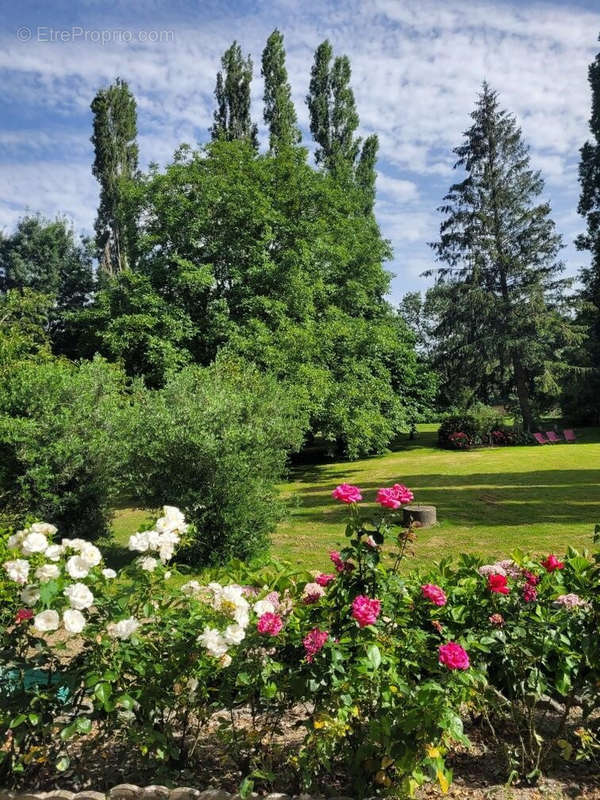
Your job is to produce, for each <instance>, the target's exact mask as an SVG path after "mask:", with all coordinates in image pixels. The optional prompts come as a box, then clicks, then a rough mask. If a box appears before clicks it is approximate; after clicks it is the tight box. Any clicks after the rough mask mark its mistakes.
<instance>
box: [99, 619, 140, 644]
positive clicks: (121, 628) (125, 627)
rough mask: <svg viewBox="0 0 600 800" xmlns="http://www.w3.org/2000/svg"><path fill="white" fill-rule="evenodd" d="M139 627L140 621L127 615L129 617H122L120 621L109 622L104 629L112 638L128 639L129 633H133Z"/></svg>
mask: <svg viewBox="0 0 600 800" xmlns="http://www.w3.org/2000/svg"><path fill="white" fill-rule="evenodd" d="M139 627H140V623H139V622H138V621H137V619H135V617H129V619H122V620H120V622H110V623H109V624H108V625H107V626H106V630H107V631H108V635H109V636H112V637H113V639H129V637H130V636H131V634H132V633H135V631H137V629H138V628H139Z"/></svg>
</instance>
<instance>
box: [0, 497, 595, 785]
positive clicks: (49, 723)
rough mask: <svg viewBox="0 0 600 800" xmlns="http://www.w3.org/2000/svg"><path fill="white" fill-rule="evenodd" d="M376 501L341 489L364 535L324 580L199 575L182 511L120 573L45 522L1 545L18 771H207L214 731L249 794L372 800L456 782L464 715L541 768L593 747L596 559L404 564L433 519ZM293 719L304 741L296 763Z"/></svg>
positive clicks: (8, 751)
mask: <svg viewBox="0 0 600 800" xmlns="http://www.w3.org/2000/svg"><path fill="white" fill-rule="evenodd" d="M362 495H363V493H362V492H361V490H360V489H359V488H358V487H353V486H350V485H348V484H344V485H342V486H340V487H338V489H337V490H335V491H334V497H335V498H336V499H337V500H338V501H339V502H342V503H344V504H346V505H347V507H348V517H349V518H348V524H347V526H346V531H345V533H346V537H347V545H346V546H345V547H344V548H342V549H341V550H340V551H339V552H337V551H335V552H332V553H331V554H330V555H331V561H332V563H333V566H334V571H333V570H332V572H331V573H319V574H317V575H311V574H309V573H302V572H300V573H298V572H296V573H291V572H289V571H288V570H286V569H284V568H282V567H281V565H277V564H267V565H265V566H264V567H263V568H261V569H259V570H257V569H251V568H249V567H247V566H246V565H244V564H243V563H241V562H232V563H230V564H229V565H228V567H227V568H222V569H220V570H218V571H215V570H213V571H212V572H210V573H207V574H206V576H202V578H203V579H202V580H200V579H197V578H190V576H189V575H188V577H187V579H186V578H184V577H182V575H181V574H180V572H179V570H178V569H177V567H176V566H173V565H172V563H171V560H172V558H173V556H174V554H175V551H176V548H177V547H178V546H179V545H180V544H185V540H186V537H188V536H194V535H196V534H195V532H193V531H191V530H190V529H188V525H187V523H186V521H185V519H184V518H183V515H182V514H181V513H180V512H179V510H178V509H176V508H173V507H168V506H166V507H165V508H164V510H163V515H162V517H161V518H160V519H159V520H157V522H156V524H155V525H154V527H153V528H152V529H151V530H144V531H139V532H138V533H137V534H134V535H133V536H132V537H131V538H130V541H129V549H130V551H131V553H132V557H133V560H132V562H131V564H129V566H127V567H125V568H124V569H122V570H120V571H119V572H118V573H117V572H115V571H114V570H112V569H111V568H110V567H107V566H106V565H105V563H104V560H103V557H102V553H101V552H100V550H99V549H98V548H97V547H96V546H95V545H93V544H91V543H89V542H87V541H85V540H83V539H64V538H63V539H62V540H59V539H58V532H57V531H56V530H55V529H54V527H53V526H50V525H46V524H45V523H34V524H33V525H30V526H29V527H28V528H27V529H25V530H23V531H18V532H17V533H15V534H13V535H12V536H10V537H9V538H8V539H6V537H5V540H4V544H2V545H0V546H2V547H4V550H3V551H1V552H2V567H1V574H2V579H1V580H0V592H1V593H2V597H3V598H4V597H6V598H8V605H7V608H10V619H4V622H5V625H4V629H3V631H2V640H1V654H0V699H1V701H2V702H1V703H0V734H1V736H2V740H3V742H4V744H3V745H2V746H0V779H1V780H2V782H3V783H5V784H9V783H11V784H18V783H27V784H28V785H31V784H32V782H34V783H35V781H36V780H37V781H38V782H40V781H46V782H49V781H56V780H60V774H61V773H63V774H66V775H67V777H68V775H69V772H70V771H71V770H74V771H75V772H77V770H78V769H80V768H81V764H82V759H85V757H86V756H85V754H86V753H90V752H93V751H96V750H97V749H98V747H99V746H100V745H102V746H105V745H106V744H107V743H110V742H112V743H114V742H118V743H121V744H122V745H124V746H126V747H128V748H129V749H130V751H131V752H133V753H135V754H137V756H138V757H139V758H143V759H145V760H146V761H147V762H148V763H150V764H163V765H164V767H163V768H164V769H167V770H168V769H169V768H177V769H181V768H185V767H187V768H190V769H192V768H193V765H194V758H195V753H196V752H197V750H198V746H199V742H203V741H205V740H206V738H207V736H212V737H213V738H214V737H216V739H217V740H218V742H219V746H220V747H222V748H223V753H224V758H226V759H229V760H228V761H227V763H229V764H232V765H235V769H236V770H237V772H238V776H239V778H240V780H241V779H244V781H245V782H244V786H245V790H248V788H249V787H250V786H251V785H255V787H256V788H261V787H262V788H273V787H275V788H284V787H282V786H281V781H283V780H285V781H286V786H285V788H287V787H288V786H291V785H293V786H294V788H298V786H299V785H301V786H303V787H305V788H307V789H308V788H310V789H311V790H313V791H314V790H322V789H324V788H325V786H326V784H327V781H328V780H332V779H333V777H332V776H334V777H335V780H336V781H339V780H342V781H343V782H344V783H345V784H346V785H347V787H348V790H349V791H352V792H353V793H355V794H357V795H361V796H362V795H368V794H374V793H376V794H389V793H395V794H398V793H406V794H411V793H412V792H414V790H415V788H416V787H417V786H418V785H419V784H421V783H423V782H424V781H426V780H434V781H437V782H438V783H439V785H440V786H441V788H442V790H445V789H447V787H448V785H449V782H450V780H451V772H450V771H449V770H448V769H447V767H446V765H445V763H444V755H445V753H446V752H447V751H448V750H449V749H450V748H451V747H452V746H453V745H454V744H456V743H462V744H464V745H467V744H468V742H467V739H466V737H465V734H464V732H463V718H464V717H465V715H470V716H471V717H474V718H480V719H481V720H483V721H485V723H486V724H487V725H488V727H489V729H490V731H491V732H492V735H493V736H494V737H495V738H496V739H497V742H498V743H499V745H500V746H501V747H502V748H503V750H504V752H505V754H506V757H507V766H508V768H509V770H512V771H513V772H514V773H515V774H517V773H518V774H519V775H520V776H529V779H530V780H533V779H535V778H536V777H537V776H538V775H539V774H540V771H541V770H542V769H543V767H544V763H545V761H546V759H547V758H549V757H550V755H551V754H553V753H555V752H556V751H560V752H561V753H562V754H563V756H566V755H568V756H569V757H583V756H584V755H586V753H589V752H591V751H592V750H593V747H592V746H591V745H590V742H592V743H593V742H594V741H596V732H595V731H594V730H593V723H592V722H591V721H590V719H591V718H593V711H594V710H595V709H597V706H598V691H599V689H598V686H600V681H599V680H598V664H599V661H600V655H599V650H598V644H597V641H596V639H597V637H596V635H595V630H596V629H597V620H598V610H597V609H598V588H597V587H598V580H597V569H598V565H597V562H596V560H595V559H594V558H591V557H590V556H588V555H586V554H584V555H580V554H578V553H576V552H575V551H574V550H570V551H569V552H568V553H567V554H566V556H565V557H564V558H563V557H561V558H558V557H557V556H556V555H554V554H551V555H550V556H547V557H545V558H538V559H531V558H529V557H527V556H526V555H524V554H521V553H516V554H513V557H512V558H511V559H507V560H504V561H499V562H496V563H493V564H483V563H482V562H481V561H480V560H478V559H476V558H475V557H473V556H463V557H461V559H460V560H459V561H458V563H457V564H455V565H453V564H452V563H451V562H449V561H442V562H440V563H439V564H437V565H435V566H433V567H432V568H430V569H428V570H427V571H425V572H416V571H409V572H406V571H405V570H401V569H400V567H401V564H402V561H403V559H404V558H405V556H406V555H407V554H409V553H410V552H411V550H412V547H413V545H414V542H415V539H416V532H415V531H414V530H411V529H406V528H404V527H403V526H402V524H401V516H402V515H401V513H398V512H399V511H400V510H401V508H402V505H403V503H406V502H409V500H410V499H412V493H411V492H410V490H409V489H407V488H406V487H404V486H402V485H401V484H395V485H394V486H392V487H382V489H380V490H379V491H378V492H377V497H376V500H377V502H378V503H379V505H380V507H381V510H379V511H377V512H374V513H372V514H368V513H367V514H365V513H363V512H362V510H361V506H360V503H361V501H362ZM384 544H385V545H386V547H385V548H384ZM5 617H6V614H5ZM300 710H301V712H300ZM549 710H550V712H551V713H550V716H551V719H550V717H549ZM575 711H577V713H578V715H579V717H578V725H579V727H578V728H576V729H574V728H573V725H572V724H571V723H572V717H573V714H574V712H575ZM290 715H295V716H296V717H297V716H298V715H299V716H300V722H301V724H302V725H303V727H304V729H305V735H304V738H303V740H302V743H301V744H299V745H298V747H297V748H296V750H295V752H293V753H292V754H290V753H289V752H288V753H287V755H286V756H285V757H284V755H283V750H282V747H281V735H282V721H283V720H285V719H286V717H289V716H290ZM550 723H551V725H550ZM549 725H550V727H549ZM575 731H578V732H579V733H576V732H575ZM291 782H293V784H292V783H291Z"/></svg>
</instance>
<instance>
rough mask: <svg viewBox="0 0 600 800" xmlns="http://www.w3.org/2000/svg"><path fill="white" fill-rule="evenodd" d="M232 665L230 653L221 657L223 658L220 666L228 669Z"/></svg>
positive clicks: (220, 660)
mask: <svg viewBox="0 0 600 800" xmlns="http://www.w3.org/2000/svg"><path fill="white" fill-rule="evenodd" d="M230 664H231V656H230V655H229V653H225V655H224V656H221V658H220V659H219V665H220V666H221V667H223V669H226V668H227V667H228V666H229V665H230Z"/></svg>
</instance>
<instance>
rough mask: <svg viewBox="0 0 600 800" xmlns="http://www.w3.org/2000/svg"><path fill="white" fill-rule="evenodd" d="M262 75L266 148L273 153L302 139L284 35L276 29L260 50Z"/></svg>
mask: <svg viewBox="0 0 600 800" xmlns="http://www.w3.org/2000/svg"><path fill="white" fill-rule="evenodd" d="M261 74H262V76H263V78H264V81H265V91H264V103H265V108H264V120H265V123H266V124H267V125H268V127H269V149H270V151H271V152H272V153H276V152H278V150H280V149H281V148H285V147H291V146H293V145H296V144H299V142H300V140H301V138H302V136H301V134H300V129H299V128H298V118H297V116H296V110H295V108H294V104H293V103H292V90H291V87H290V84H289V82H288V74H287V70H286V68H285V50H284V47H283V35H282V34H281V33H280V32H279V31H278V30H277V28H276V29H275V30H274V31H273V33H272V34H271V35H270V36H269V38H268V39H267V44H266V47H265V49H264V50H263V54H262V72H261Z"/></svg>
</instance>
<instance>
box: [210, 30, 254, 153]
mask: <svg viewBox="0 0 600 800" xmlns="http://www.w3.org/2000/svg"><path fill="white" fill-rule="evenodd" d="M221 67H222V69H221V71H220V72H218V73H217V83H216V87H215V98H216V101H217V108H216V109H215V112H214V120H215V121H214V123H213V126H212V128H211V129H210V130H211V135H212V138H213V139H225V140H226V141H233V140H235V139H242V140H247V141H249V142H250V143H251V144H252V146H253V147H254V148H255V149H258V128H257V126H256V124H255V123H253V122H252V120H251V118H250V84H251V83H252V59H251V58H250V56H248V57H247V58H244V57H243V55H242V48H241V47H240V45H239V44H238V43H237V42H235V41H234V42H233V44H232V45H231V47H229V48H228V49H227V50H226V51H225V52H224V53H223V57H222V58H221Z"/></svg>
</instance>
